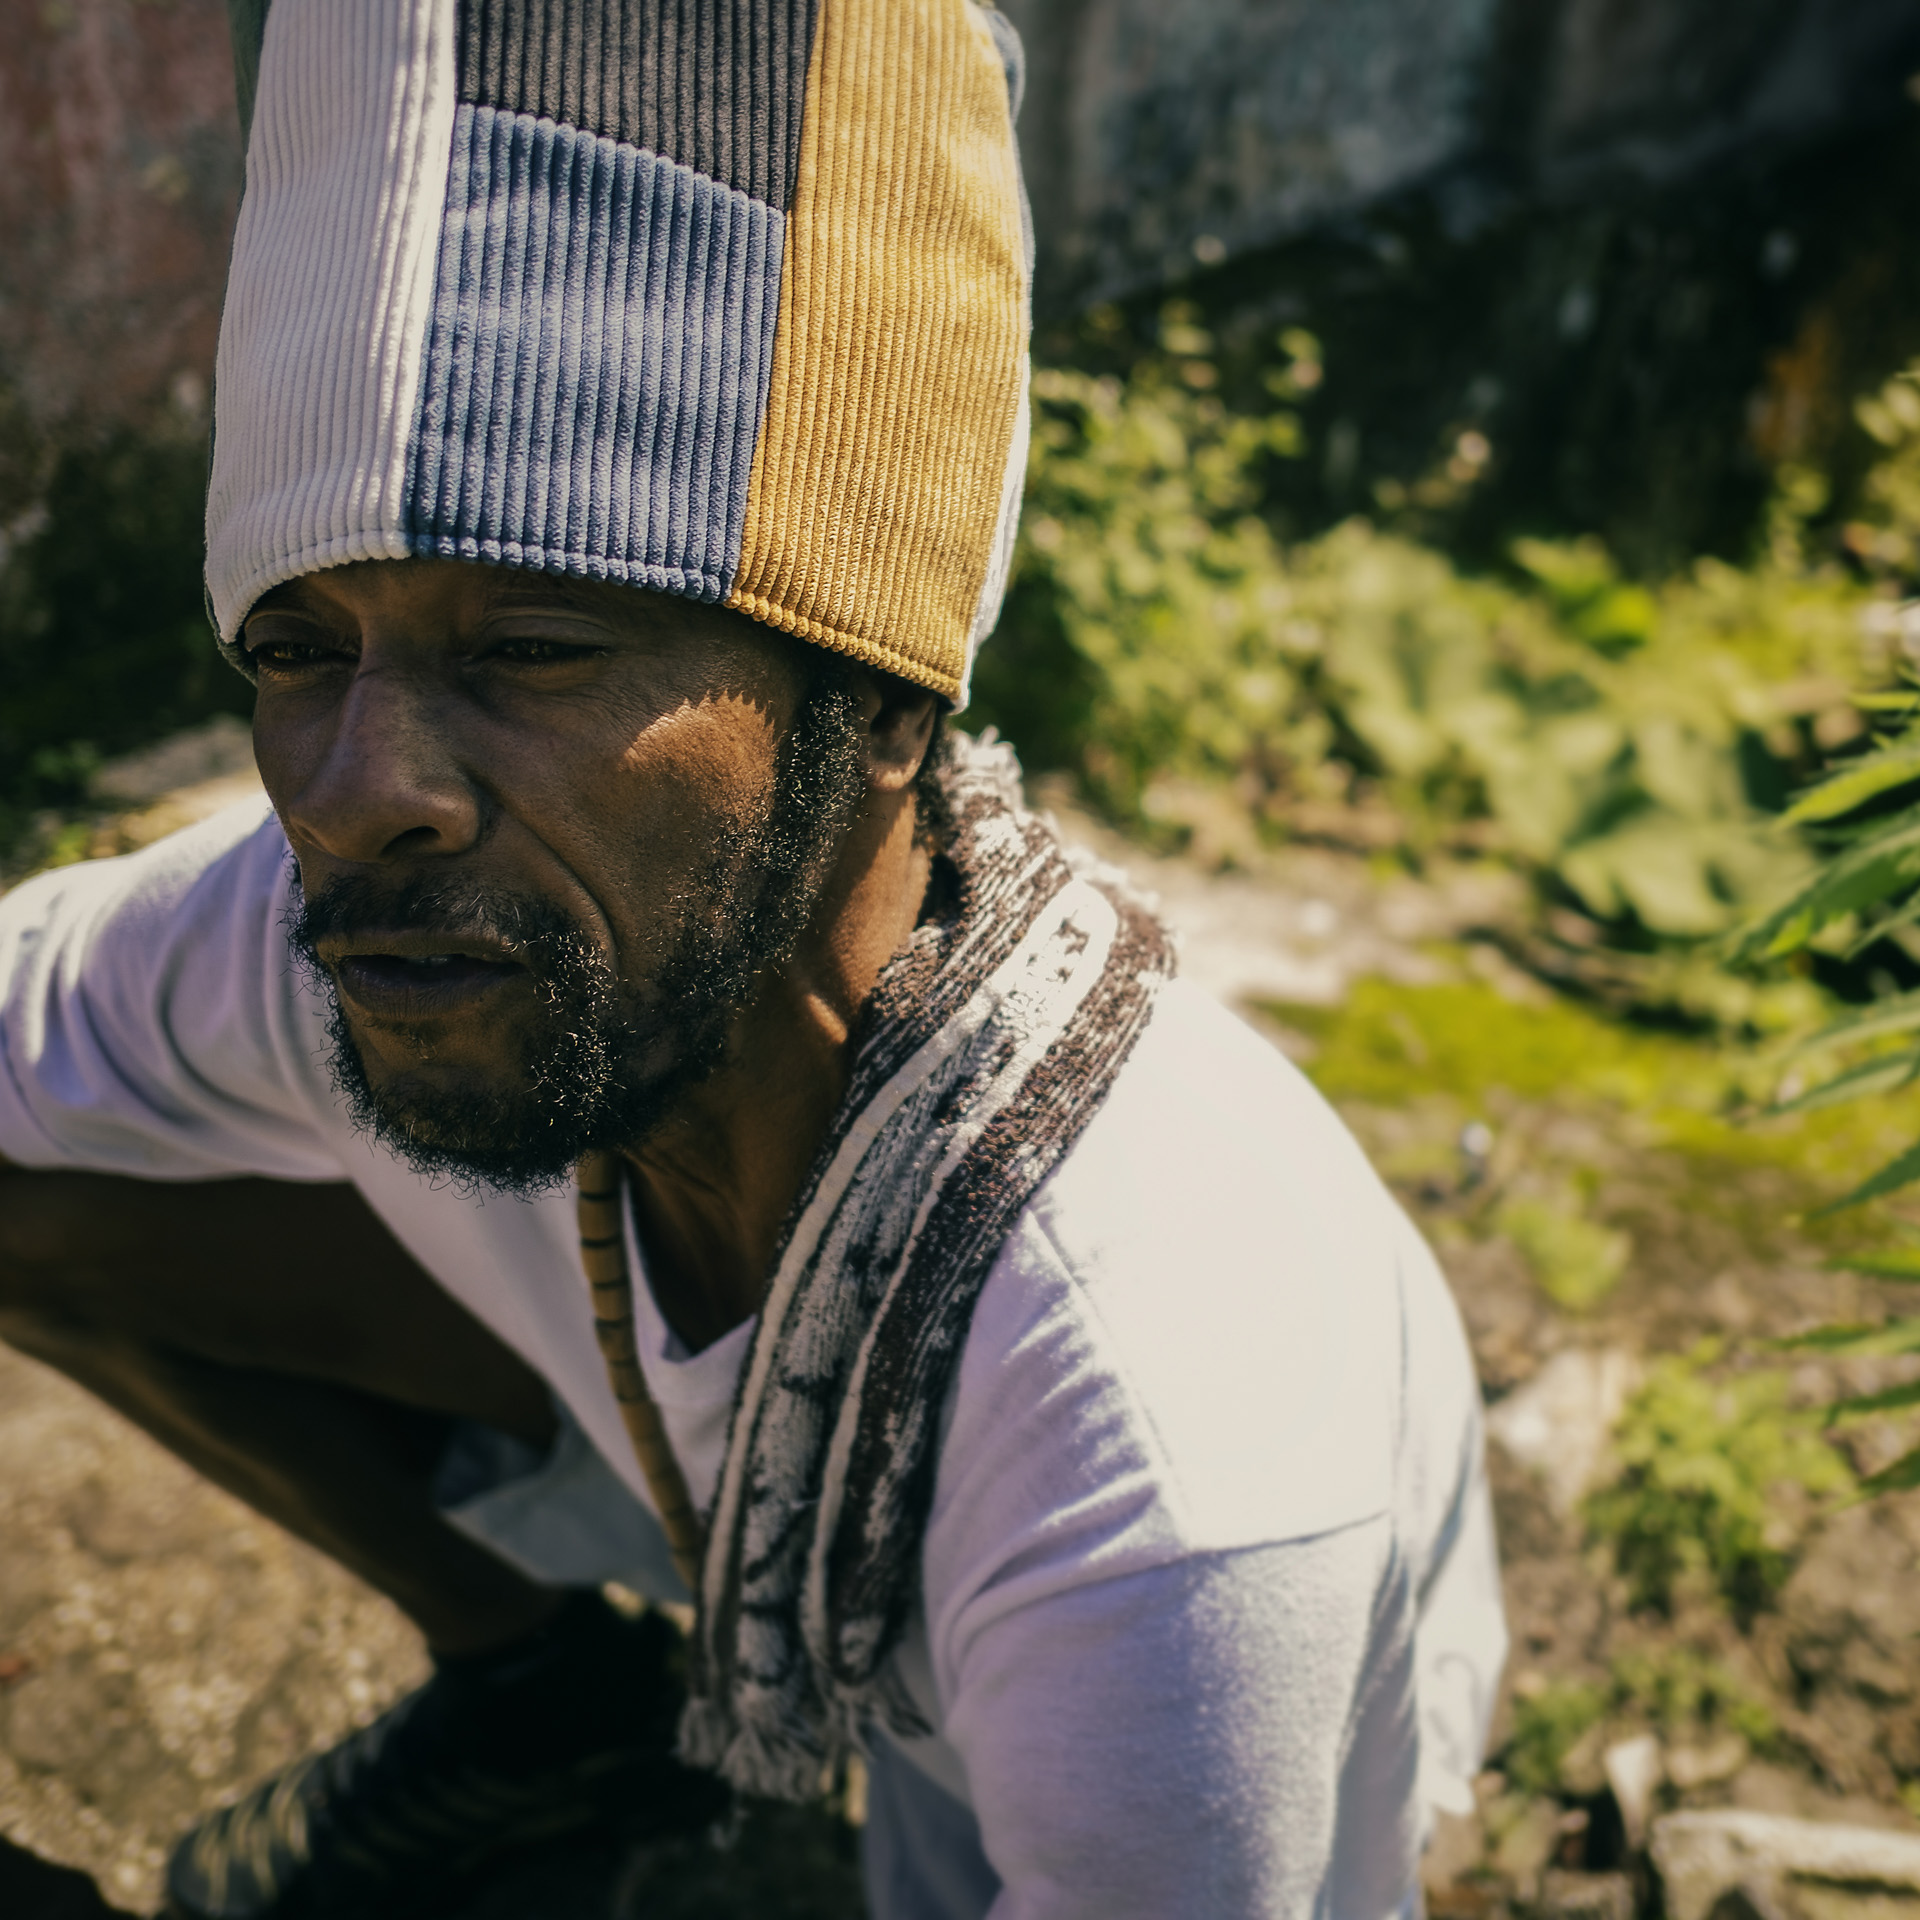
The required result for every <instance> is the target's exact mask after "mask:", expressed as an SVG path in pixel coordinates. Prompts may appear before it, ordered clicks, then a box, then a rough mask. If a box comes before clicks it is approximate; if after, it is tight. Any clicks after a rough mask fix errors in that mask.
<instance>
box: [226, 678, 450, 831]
mask: <svg viewBox="0 0 1920 1920" xmlns="http://www.w3.org/2000/svg"><path fill="white" fill-rule="evenodd" d="M448 697H449V696H448V695H447V694H446V693H445V692H444V691H442V690H438V689H435V688H433V687H430V686H427V685H424V684H422V683H421V681H420V679H419V678H418V677H417V676H415V675H412V674H409V673H407V672H405V671H404V670H402V669H399V668H397V667H394V666H392V665H376V664H371V663H365V662H363V663H362V665H361V666H360V668H359V670H358V671H357V672H356V673H355V674H354V676H353V678H352V680H351V681H350V682H349V683H348V685H347V687H346V689H345V690H344V694H343V697H342V698H341V700H340V702H339V704H338V705H337V706H336V707H335V708H334V709H333V713H332V716H331V720H332V724H331V726H330V727H329V728H325V729H320V730H317V731H319V732H320V734H321V737H320V738H319V739H318V740H316V741H314V743H313V744H314V747H315V749H316V750H315V751H314V753H313V754H312V757H311V759H310V760H309V761H308V762H307V764H306V765H305V766H304V767H302V768H301V769H300V777H299V778H298V779H297V782H296V784H295V786H294V790H293V791H292V792H291V793H289V794H286V795H276V796H275V797H276V799H278V800H279V801H280V811H281V816H282V818H283V819H284V820H285V821H286V824H287V830H288V832H289V834H290V835H291V837H292V838H293V840H294V842H295V844H296V846H298V845H299V844H300V843H302V842H304V843H306V844H308V845H310V846H312V847H315V848H317V849H318V850H319V851H320V852H322V853H324V854H326V855H327V856H329V857H330V858H332V859H335V860H340V861H356V862H360V863H365V864H375V863H378V862H381V861H386V860H394V859H401V858H406V859H418V858H421V857H428V858H431V857H434V856H438V855H446V854H456V853H462V852H464V851H465V850H466V849H467V848H469V847H471V846H472V845H473V844H474V843H475V841H477V840H478V839H479V837H480V834H481V831H482V828H483V826H484V824H485V803H484V800H483V798H482V796H481V794H480V793H479V791H478V790H477V789H476V788H475V786H474V784H473V782H472V781H471V779H469V778H468V776H467V774H466V772H465V771H464V769H463V768H462V766H461V764H460V759H459V756H458V754H457V752H456V751H455V745H454V738H453V734H454V729H453V727H452V725H451V716H450V714H449V713H448V711H447V701H448ZM269 757H272V758H278V757H279V756H277V755H274V756H269V755H266V754H263V755H262V764H263V766H264V765H265V764H266V763H267V761H268V759H269Z"/></svg>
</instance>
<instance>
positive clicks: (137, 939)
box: [0, 800, 339, 1179]
mask: <svg viewBox="0 0 1920 1920" xmlns="http://www.w3.org/2000/svg"><path fill="white" fill-rule="evenodd" d="M291 900H292V886H291V880H290V874H289V861H288V857H287V845H286V841H285V838H284V837H283V835H282V834H281V831H280V827H279V823H278V822H277V821H276V820H275V819H274V817H273V816H272V814H271V813H270V812H268V811H267V809H266V803H265V801H264V800H261V801H258V802H250V803H247V804H244V805H242V806H238V807H233V808H229V809H228V810H227V811H225V812H224V813H220V814H217V815H215V816H214V817H213V818H212V819H210V820H206V821H203V822H201V823H200V824H198V825H196V826H193V827H189V828H187V829H185V830H184V831H182V832H180V833H177V834H174V835H171V836H170V837H169V838H167V839H165V840H162V841H158V842H156V843H155V844H154V845H153V846H151V847H147V848H144V849H142V850H141V851H140V852H138V853H134V854H129V855H126V856H125V857H123V858H121V859H117V860H98V861H89V862H85V863H83V864H80V865H77V866H72V867H62V868H58V869H56V870H54V871H52V872H48V873H43V874H39V875H37V876H35V877H34V878H33V879H31V880H29V881H27V882H25V883H24V884H23V885H21V886H19V887H16V888H15V889H14V890H13V891H12V892H11V893H9V894H8V895H6V897H5V898H4V899H0V1064H3V1065H4V1069H5V1071H4V1074H3V1075H0V1152H5V1153H7V1154H8V1156H9V1157H10V1158H14V1159H17V1160H20V1161H21V1162H22V1163H23V1164H26V1165H46V1166H63V1165H67V1166H84V1167H90V1168H94V1169H96V1170H99V1171H103V1172H120V1173H136V1174H144V1175H147V1176H150V1177H156V1178H163V1179H166V1178H201V1177H208V1176H216V1175H219V1174H224V1173H266V1174H275V1175H279V1176H282V1177H286V1178H294V1179H302V1178H313V1179H328V1178H338V1177H339V1164H338V1153H337V1151H336V1150H335V1149H334V1148H333V1147H332V1146H330V1145H323V1144H322V1143H321V1141H320V1140H319V1138H318V1134H319V1132H320V1131H322V1130H324V1129H325V1127H326V1124H327V1121H328V1118H329V1117H330V1110H331V1104H332V1103H331V1098H330V1093H329V1089H328V1085H327V1081H326V1075H325V1070H324V1067H323V1066H321V1065H320V1059H321V1055H320V1051H319V1047H320V1042H321V1039H322V1032H321V1027H322V1022H323V1016H322V1014H321V1010H320V1008H319V1005H318V1003H317V1002H316V1001H315V1000H314V998H313V996H311V995H310V994H308V993H306V992H305V991H304V987H303V983H302V982H301V981H300V979H299V977H298V975H297V973H296V970H295V968H294V965H293V962H292V958H291V956H290V954H289V952H288V950H287V943H286V933H285V927H284V920H285V916H286V912H287V909H288V906H289V905H290V904H291Z"/></svg>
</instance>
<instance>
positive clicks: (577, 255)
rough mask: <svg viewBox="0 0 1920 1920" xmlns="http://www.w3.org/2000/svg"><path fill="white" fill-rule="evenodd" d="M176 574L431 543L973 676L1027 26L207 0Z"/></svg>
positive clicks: (995, 542) (300, 563)
mask: <svg viewBox="0 0 1920 1920" xmlns="http://www.w3.org/2000/svg"><path fill="white" fill-rule="evenodd" d="M232 5H233V11H234V17H235V38H236V54H237V60H238V65H239V68H240V75H241V92H242V99H243V101H248V100H250V102H251V126H250V129H249V134H248V141H247V172H246V192H245V197H244V199H243V201H242V204H241V209H240V221H239V226H238V229H237V231H236V233H235V236H234V248H233V266H232V274H231V280H230V283H229V289H228V294H227V305H226V312H225V315H224V318H223V320H222V323H221V332H220V350H219V362H218V371H217V378H216V389H215V415H214V457H213V474H212V483H211V489H210V493H209V497H208V503H207V590H208V599H209V603H210V605H211V608H212V611H213V616H214V620H215V622H216V625H217V627H218V630H219V635H220V639H221V641H222V643H223V644H224V645H225V646H227V647H228V648H229V649H231V648H232V647H233V645H234V643H235V641H236V639H237V637H238V634H239V629H240V624H241V622H242V621H243V620H244V618H245V617H246V615H247V613H248V611H249V609H250V608H251V607H252V605H253V603H254V602H255V600H257V599H258V598H259V596H260V595H261V594H262V593H264V592H265V591H266V590H267V589H268V588H270V587H272V586H275V585H277V584H278V583H280V582H281V581H284V580H288V579H291V578H293V577H295V576H296V575H299V574H302V573H310V572H313V571H316V570H318V569H320V568H323V567H331V566H339V565H342V564H344V563H346V562H349V561H354V560H388V559H404V558H407V557H409V556H412V555H440V556H445V557H449V558H454V559H465V560H475V561H482V562H488V563H492V564H495V565H499V566H511V567H531V568H537V569H543V570H547V571H552V572H559V573H567V574H576V575H583V576H586V577H588V578H591V579H603V580H616V581H624V582H627V583H630V584H632V585H634V586H638V587H644V588H651V589H653V590H655V591H657V592H661V593H671V594H683V595H686V596H688V597H690V598H692V599H696V600H705V601H712V602H716V603H719V604H721V605H724V606H728V607H732V608H737V609H738V610H739V611H741V612H743V613H746V614H750V615H751V616H752V617H753V618H754V619H756V620H762V621H765V622H767V623H768V624H769V625H771V626H775V627H778V628H781V629H783V630H785V631H787V632H789V633H793V634H797V635H799V636H801V637H803V638H804V639H807V640H811V641H814V642H816V643H818V644H819V645H821V646H826V647H831V648H834V649H836V650H837V651H839V652H842V653H846V654H850V655H852V656H853V657H854V658H856V659H858V660H862V661H865V662H867V663H869V664H871V665H873V666H875V667H879V668H884V669H885V670H886V671H888V672H890V673H895V674H899V675H901V676H902V677H904V678H905V679H908V680H911V681H913V682H915V683H916V684H918V685H920V686H924V687H929V688H932V689H933V690H934V691H936V692H938V693H940V694H942V695H944V696H945V697H946V698H947V699H949V700H952V701H954V702H956V703H961V702H964V700H965V696H966V685H967V675H968V669H969V665H970V662H971V659H972V655H973V650H974V648H975V647H976V646H977V645H978V643H979V641H980V639H981V638H982V637H983V636H984V634H985V633H986V632H987V631H988V630H989V629H990V628H991V627H992V625H993V622H994V619H995V618H996V616H997V614H998V611H999V604H1000V600H1001V596H1002V594H1003V592H1004V590H1005V586H1006V576H1007V566H1008V561H1009V558H1010V556H1011V550H1012V544H1013V532H1014V524H1015V521H1016V519H1017V517H1018V512H1019V497H1020V480H1021V474H1022V470H1023V468H1024V465H1025V453H1026V446H1025V441H1026V419H1027V409H1026V397H1025V388H1026V364H1027V363H1026V347H1027V332H1028V286H1029V278H1030V271H1031V241H1030V233H1029V229H1028V225H1027V220H1026V211H1025V199H1024V195H1023V193H1022V189H1021V184H1020V170H1019V162H1018V157H1017V154H1016V150H1015V147H1014V140H1013V111H1014V107H1015V105H1016V104H1017V99H1016V96H1017V93H1018V88H1019V77H1018V76H1019V45H1018V41H1017V39H1016V38H1015V37H1014V35H1013V32H1012V29H1011V28H1010V27H1008V26H1007V24H1006V23H1005V21H1004V20H1003V19H1002V18H1001V17H1000V16H999V15H998V14H996V13H993V12H991V11H989V10H988V9H986V8H984V7H981V6H978V5H976V4H974V3H973V0H602V3H600V4H593V3H590V0H271V4H269V5H262V4H261V0H232Z"/></svg>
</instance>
